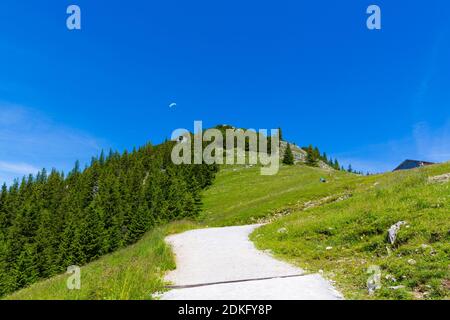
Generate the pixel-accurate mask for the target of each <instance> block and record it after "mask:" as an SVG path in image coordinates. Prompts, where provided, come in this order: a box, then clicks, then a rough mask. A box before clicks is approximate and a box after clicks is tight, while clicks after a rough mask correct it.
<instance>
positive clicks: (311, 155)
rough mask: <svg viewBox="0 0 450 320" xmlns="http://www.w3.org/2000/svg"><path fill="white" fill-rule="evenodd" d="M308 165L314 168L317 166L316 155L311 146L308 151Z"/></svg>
mask: <svg viewBox="0 0 450 320" xmlns="http://www.w3.org/2000/svg"><path fill="white" fill-rule="evenodd" d="M306 164H307V165H309V166H312V167H315V166H317V158H316V153H315V152H314V149H313V147H312V145H309V146H308V148H307V149H306Z"/></svg>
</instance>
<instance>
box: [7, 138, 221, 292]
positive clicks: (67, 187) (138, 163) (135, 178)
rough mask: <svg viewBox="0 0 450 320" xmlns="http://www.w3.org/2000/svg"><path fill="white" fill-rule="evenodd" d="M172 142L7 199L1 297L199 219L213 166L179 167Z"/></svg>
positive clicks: (18, 190) (29, 185)
mask: <svg viewBox="0 0 450 320" xmlns="http://www.w3.org/2000/svg"><path fill="white" fill-rule="evenodd" d="M171 150H172V142H166V143H163V144H161V145H158V146H152V145H150V144H149V145H146V146H145V147H142V148H140V149H139V150H134V151H133V152H131V153H128V152H124V153H122V154H120V153H118V152H110V153H109V155H107V156H105V155H104V154H103V153H102V154H101V155H100V156H99V157H97V158H93V159H92V161H91V163H90V165H89V166H86V167H85V168H84V169H81V168H80V165H79V164H78V163H76V164H75V167H74V168H73V170H72V171H71V172H69V173H68V174H67V175H64V174H63V173H61V172H58V171H56V170H52V171H51V172H47V171H46V170H42V171H41V172H39V173H38V174H37V175H36V176H31V175H30V176H29V177H27V178H23V179H22V180H21V181H16V182H15V183H14V184H13V185H11V186H9V187H7V186H6V185H3V187H2V190H1V193H0V296H2V295H5V294H7V293H11V292H13V291H15V290H18V289H20V288H23V287H25V286H28V285H30V284H32V283H34V282H37V281H38V280H41V279H45V278H48V277H50V276H52V275H55V274H58V273H61V272H65V271H66V269H67V267H68V266H70V265H79V266H81V265H84V264H86V263H88V262H90V261H92V260H94V259H96V258H98V257H100V256H102V255H104V254H107V253H110V252H113V251H115V250H116V249H118V248H121V247H124V246H127V245H129V244H132V243H134V242H136V241H137V240H139V239H140V238H141V237H142V236H143V234H144V233H145V232H146V231H148V230H149V229H150V228H152V227H153V226H155V225H157V224H161V223H164V222H167V221H171V220H176V219H181V218H184V217H194V216H196V215H197V214H198V213H199V211H200V207H201V199H200V192H201V190H202V189H203V188H205V187H207V186H208V185H210V184H211V183H212V180H213V179H214V175H215V172H216V171H217V167H216V166H213V165H205V164H202V165H178V166H176V165H174V164H172V162H171V159H170V154H171Z"/></svg>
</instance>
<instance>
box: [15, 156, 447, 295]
mask: <svg viewBox="0 0 450 320" xmlns="http://www.w3.org/2000/svg"><path fill="white" fill-rule="evenodd" d="M447 172H450V164H449V163H447V164H442V165H436V166H431V167H426V168H422V169H420V170H411V171H405V172H395V173H387V174H383V175H375V176H367V177H365V176H358V175H354V174H349V173H346V172H342V171H334V170H331V171H330V170H324V169H321V168H312V167H307V166H304V165H295V166H282V167H281V169H280V172H279V174H278V175H276V176H261V175H260V171H259V168H257V167H249V166H232V167H224V168H222V170H221V171H220V172H219V173H218V174H217V176H216V179H215V182H214V184H213V185H212V186H211V187H209V188H208V189H207V190H206V191H205V192H204V194H203V203H204V205H203V210H202V213H201V215H200V216H199V218H198V219H196V220H195V221H192V220H191V222H186V221H185V222H176V223H171V224H169V225H167V226H165V227H164V228H162V229H159V231H158V232H157V233H155V234H156V235H157V238H158V240H157V241H154V242H153V244H151V243H149V242H145V241H146V240H145V239H148V238H147V237H148V236H147V237H146V238H145V239H144V240H141V241H140V242H138V243H137V244H136V245H135V246H141V247H147V248H148V250H153V251H152V252H155V253H157V252H159V250H161V252H160V254H161V256H163V255H165V254H166V253H164V252H165V250H163V249H161V248H162V247H163V246H159V245H158V243H161V242H162V241H163V238H164V236H165V235H167V234H170V233H174V232H177V231H180V230H186V229H191V228H203V227H208V226H229V225H242V224H248V223H254V222H258V221H264V222H269V224H268V225H266V226H264V227H262V228H260V229H257V230H256V231H255V233H254V234H253V235H252V239H253V240H254V241H255V243H256V244H257V246H258V247H259V248H260V249H270V250H272V251H273V252H274V253H275V254H276V255H278V256H279V257H281V258H283V259H287V260H288V261H290V262H292V263H294V264H297V265H299V266H300V267H302V268H303V269H308V270H310V271H316V272H317V271H319V270H324V273H325V275H326V276H327V277H328V278H332V279H333V280H335V281H336V286H337V287H338V288H339V289H341V290H342V291H343V292H344V294H345V295H346V298H370V297H369V296H368V295H367V288H366V281H367V278H368V277H369V275H368V274H366V272H367V268H368V267H369V266H370V265H372V264H374V265H379V266H380V268H381V271H382V275H383V277H385V276H388V279H391V277H394V278H396V280H397V282H392V280H387V279H384V278H383V279H382V284H383V287H382V289H381V290H379V291H377V292H376V294H375V295H374V296H373V298H405V299H409V298H436V299H438V298H445V297H448V279H449V276H448V264H449V258H448V257H449V254H450V251H449V250H450V249H449V230H450V225H449V219H448V212H449V206H450V203H449V199H450V198H449V197H450V191H449V188H450V187H449V184H448V182H447V183H437V184H435V183H428V177H430V176H436V175H439V174H443V173H447ZM321 178H325V179H326V183H323V182H321ZM399 220H406V221H407V222H408V225H409V226H410V227H409V228H406V227H405V228H404V229H401V230H400V233H399V237H398V240H397V241H398V242H397V245H394V246H392V247H391V248H389V249H390V251H391V256H387V252H388V251H387V249H386V247H389V245H388V244H387V242H386V236H387V229H388V228H389V227H390V226H391V225H392V224H394V223H396V222H397V221H399ZM153 232H156V231H151V232H150V234H152V233H153ZM422 245H424V246H422ZM327 247H331V249H330V248H329V249H328V250H327ZM158 248H159V249H158ZM129 250H133V247H129V248H125V249H123V250H122V251H119V252H117V253H115V254H113V255H112V256H115V258H114V259H115V260H116V261H117V260H120V261H121V264H122V265H125V266H127V265H130V264H132V263H133V262H136V257H135V256H134V255H133V254H129V252H130V251H129ZM431 250H433V251H431ZM430 252H434V253H433V254H431V253H430ZM398 255H400V257H398ZM105 259H108V257H105ZM410 259H413V260H414V261H415V263H416V264H413V263H414V262H412V261H410V262H411V263H410V262H408V261H409V260H410ZM163 260H164V261H163ZM139 261H141V260H137V262H136V263H137V264H138V265H139V264H140V262H139ZM142 261H143V260H142ZM170 261H171V260H170V259H161V260H160V261H158V260H157V259H156V262H155V266H154V267H151V268H150V267H149V268H148V270H149V272H148V273H149V274H151V275H152V277H153V279H161V278H160V276H161V275H162V272H163V271H164V270H167V269H171V268H173V267H174V265H173V264H172V262H170ZM97 263H100V260H99V261H95V262H93V263H92V265H95V266H96V267H95V268H97V270H100V269H101V268H103V269H104V270H107V264H108V263H109V262H105V263H102V264H99V265H97ZM142 263H143V262H142ZM135 267H136V268H137V269H138V270H145V267H144V268H139V267H138V266H135ZM99 268H100V269H99ZM116 271H117V270H116ZM83 272H84V274H85V275H86V277H90V279H92V281H91V282H90V283H91V284H88V286H92V287H91V288H92V289H91V290H94V291H96V292H100V293H98V294H97V295H94V296H90V295H80V296H76V297H75V298H83V299H86V298H104V297H105V296H106V297H114V298H130V297H132V298H136V299H148V298H149V297H150V296H149V294H150V293H152V292H156V291H160V290H162V288H163V284H162V282H158V284H157V285H152V283H151V282H149V283H148V291H147V292H145V290H143V289H141V288H142V283H139V284H138V282H141V281H144V282H145V281H149V280H145V279H141V281H138V282H135V284H133V285H130V288H129V289H128V290H129V291H130V292H140V294H133V295H129V296H122V295H120V294H119V293H117V292H120V291H117V290H118V289H110V292H116V293H114V294H110V295H107V294H103V292H106V291H107V290H108V287H107V286H105V288H102V287H101V286H100V285H96V284H95V283H96V282H95V281H94V280H96V281H97V282H98V283H100V284H101V283H105V281H102V280H101V279H102V277H104V273H103V272H102V273H97V274H95V272H93V271H91V269H90V268H89V265H88V266H87V267H86V268H85V269H84V271H83ZM117 272H118V271H117ZM120 272H125V271H123V270H122V271H120ZM120 272H118V273H116V274H120ZM138 274H139V272H138ZM148 276H150V275H148ZM403 276H405V277H406V278H403ZM58 279H59V280H57V278H53V279H50V280H47V281H46V282H43V283H40V284H37V285H34V286H31V287H30V288H27V289H25V290H22V291H20V292H18V293H16V294H15V295H13V296H12V298H16V299H30V298H34V299H36V298H40V297H41V298H45V297H48V296H51V295H50V294H49V292H50V291H51V290H53V288H54V286H55V283H56V281H61V279H64V278H63V277H60V278H58ZM107 279H108V278H107ZM114 279H115V278H114V277H112V278H110V280H111V281H114ZM108 281H109V280H106V282H108ZM155 281H157V280H155ZM131 282H132V281H130V283H131ZM133 283H134V282H133ZM397 285H400V286H405V287H404V288H402V287H400V288H397V289H390V288H389V287H395V286H397ZM111 286H112V284H111ZM429 287H430V288H429ZM64 292H66V293H67V290H62V291H60V292H59V293H60V294H58V295H57V296H58V297H59V298H65V297H68V296H67V295H66V293H64ZM144 292H145V294H144ZM147 293H148V294H147ZM425 293H428V294H425Z"/></svg>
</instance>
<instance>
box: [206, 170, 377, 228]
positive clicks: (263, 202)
mask: <svg viewBox="0 0 450 320" xmlns="http://www.w3.org/2000/svg"><path fill="white" fill-rule="evenodd" d="M320 178H325V179H326V180H327V183H323V182H321V181H320ZM368 181H370V178H369V179H367V178H365V177H361V176H357V175H353V174H348V173H346V172H342V171H334V170H332V171H326V170H323V169H320V168H312V167H308V166H305V165H295V166H283V167H281V168H280V171H279V173H278V174H277V175H274V176H262V175H260V170H259V168H257V167H252V168H246V167H243V166H241V167H231V168H230V167H228V168H227V167H225V169H222V170H221V171H220V173H219V174H218V175H217V177H216V180H215V182H214V185H213V186H212V187H211V188H209V189H207V190H206V192H205V193H204V196H205V197H204V208H203V214H202V215H201V216H200V219H201V220H202V222H203V223H205V224H207V225H209V226H224V225H236V224H246V223H252V222H253V223H254V222H256V221H257V220H258V219H262V218H265V217H270V216H272V215H274V214H276V213H282V212H284V211H285V210H284V209H287V208H292V207H294V208H295V207H296V206H297V207H298V206H301V205H303V204H304V203H306V202H308V201H310V200H315V199H321V198H324V197H327V196H332V195H340V194H348V193H351V192H352V190H354V189H355V188H357V187H358V186H359V185H364V184H367V183H368Z"/></svg>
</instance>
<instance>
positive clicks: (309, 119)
mask: <svg viewBox="0 0 450 320" xmlns="http://www.w3.org/2000/svg"><path fill="white" fill-rule="evenodd" d="M70 4H77V5H79V6H80V8H81V10H82V11H81V12H82V30H81V31H69V30H67V28H66V23H65V20H66V18H67V14H66V8H67V7H68V6H69V5H70ZM370 4H377V5H379V6H380V7H381V10H382V29H381V30H380V31H369V30H368V29H367V28H366V19H367V15H366V13H365V11H366V8H367V7H368V6H369V5H370ZM449 12H450V3H449V2H448V1H446V0H441V1H438V0H431V1H430V0H429V1H406V0H397V1H384V0H383V1H380V0H372V1H361V0H354V1H331V0H330V1H320V0H319V1H299V0H296V1H282V0H281V1H235V0H228V1H181V0H178V1H174V0H165V1H137V0H129V1H102V0H96V1H87V0H72V1H70V2H69V1H63V0H61V1H50V0H40V1H31V0H28V1H24V0H3V1H2V2H1V3H0V180H1V181H8V182H10V181H11V180H12V179H13V178H14V177H17V176H21V175H23V174H26V173H28V172H30V171H31V172H35V171H36V170H38V169H39V168H42V167H47V168H51V167H56V168H58V169H63V170H66V171H67V170H69V169H70V168H71V166H72V165H73V163H74V161H75V160H76V159H80V160H81V161H82V162H86V161H88V160H89V159H90V157H91V156H92V155H96V154H97V153H98V152H99V150H100V149H101V148H105V149H109V148H110V147H112V148H114V149H119V150H123V149H125V148H127V149H131V148H132V147H133V146H139V145H142V144H144V143H145V142H147V141H149V140H150V141H152V142H154V143H158V142H161V141H162V140H163V139H164V138H166V137H169V136H170V134H171V132H172V131H173V130H174V129H176V128H187V129H193V128H192V127H193V121H194V120H202V121H203V122H204V126H205V127H207V126H212V125H216V124H222V123H225V124H232V125H235V126H240V127H247V128H250V127H251V128H255V129H258V128H268V129H270V128H277V127H279V126H281V127H282V128H283V131H284V136H285V138H287V139H288V140H290V141H292V142H295V143H297V144H300V145H305V144H310V143H312V144H314V145H318V146H319V147H320V148H321V149H322V150H325V151H327V153H329V154H331V155H333V156H336V157H338V158H339V159H341V160H342V162H344V163H345V164H348V163H349V162H351V163H352V164H353V167H354V168H356V169H360V170H364V171H366V170H368V171H371V172H379V171H385V170H391V169H392V168H393V167H395V166H396V165H397V164H398V163H399V162H401V161H402V160H404V159H405V158H419V159H421V160H430V161H445V160H449V159H450V111H449V110H450V59H449V58H448V57H449V56H450V18H449ZM172 102H176V103H177V106H176V107H175V108H169V104H170V103H172Z"/></svg>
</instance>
